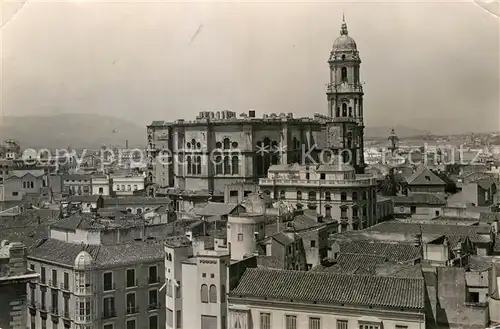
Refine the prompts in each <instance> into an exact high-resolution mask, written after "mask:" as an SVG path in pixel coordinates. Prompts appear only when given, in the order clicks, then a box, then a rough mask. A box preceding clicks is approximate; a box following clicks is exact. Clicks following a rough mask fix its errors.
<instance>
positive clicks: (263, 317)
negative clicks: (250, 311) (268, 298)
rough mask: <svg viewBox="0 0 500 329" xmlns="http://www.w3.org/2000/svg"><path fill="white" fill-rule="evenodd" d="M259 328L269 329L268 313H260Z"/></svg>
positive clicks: (269, 317)
mask: <svg viewBox="0 0 500 329" xmlns="http://www.w3.org/2000/svg"><path fill="white" fill-rule="evenodd" d="M260 328H261V329H271V314H270V313H260Z"/></svg>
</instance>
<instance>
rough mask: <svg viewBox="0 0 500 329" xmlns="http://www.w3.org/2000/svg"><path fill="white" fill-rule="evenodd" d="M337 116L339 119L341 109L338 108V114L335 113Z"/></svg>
mask: <svg viewBox="0 0 500 329" xmlns="http://www.w3.org/2000/svg"><path fill="white" fill-rule="evenodd" d="M335 116H336V117H339V116H340V107H337V112H335Z"/></svg>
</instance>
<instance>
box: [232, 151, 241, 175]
mask: <svg viewBox="0 0 500 329" xmlns="http://www.w3.org/2000/svg"><path fill="white" fill-rule="evenodd" d="M231 167H232V169H233V175H238V174H239V169H240V163H239V159H238V156H237V155H235V156H233V158H232V163H231Z"/></svg>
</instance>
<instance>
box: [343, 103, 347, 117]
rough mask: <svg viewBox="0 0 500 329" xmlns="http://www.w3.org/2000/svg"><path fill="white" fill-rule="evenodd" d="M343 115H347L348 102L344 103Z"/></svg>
mask: <svg viewBox="0 0 500 329" xmlns="http://www.w3.org/2000/svg"><path fill="white" fill-rule="evenodd" d="M342 116H343V117H346V116H347V104H346V103H343V104H342Z"/></svg>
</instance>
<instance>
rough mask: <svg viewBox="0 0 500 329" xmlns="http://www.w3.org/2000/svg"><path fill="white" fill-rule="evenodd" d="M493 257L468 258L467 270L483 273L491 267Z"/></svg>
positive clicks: (474, 256) (473, 256)
mask: <svg viewBox="0 0 500 329" xmlns="http://www.w3.org/2000/svg"><path fill="white" fill-rule="evenodd" d="M494 259H495V257H494V256H476V255H471V256H470V257H469V261H468V265H469V270H470V271H472V272H484V271H487V270H488V269H489V268H490V267H492V266H493V261H494Z"/></svg>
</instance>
